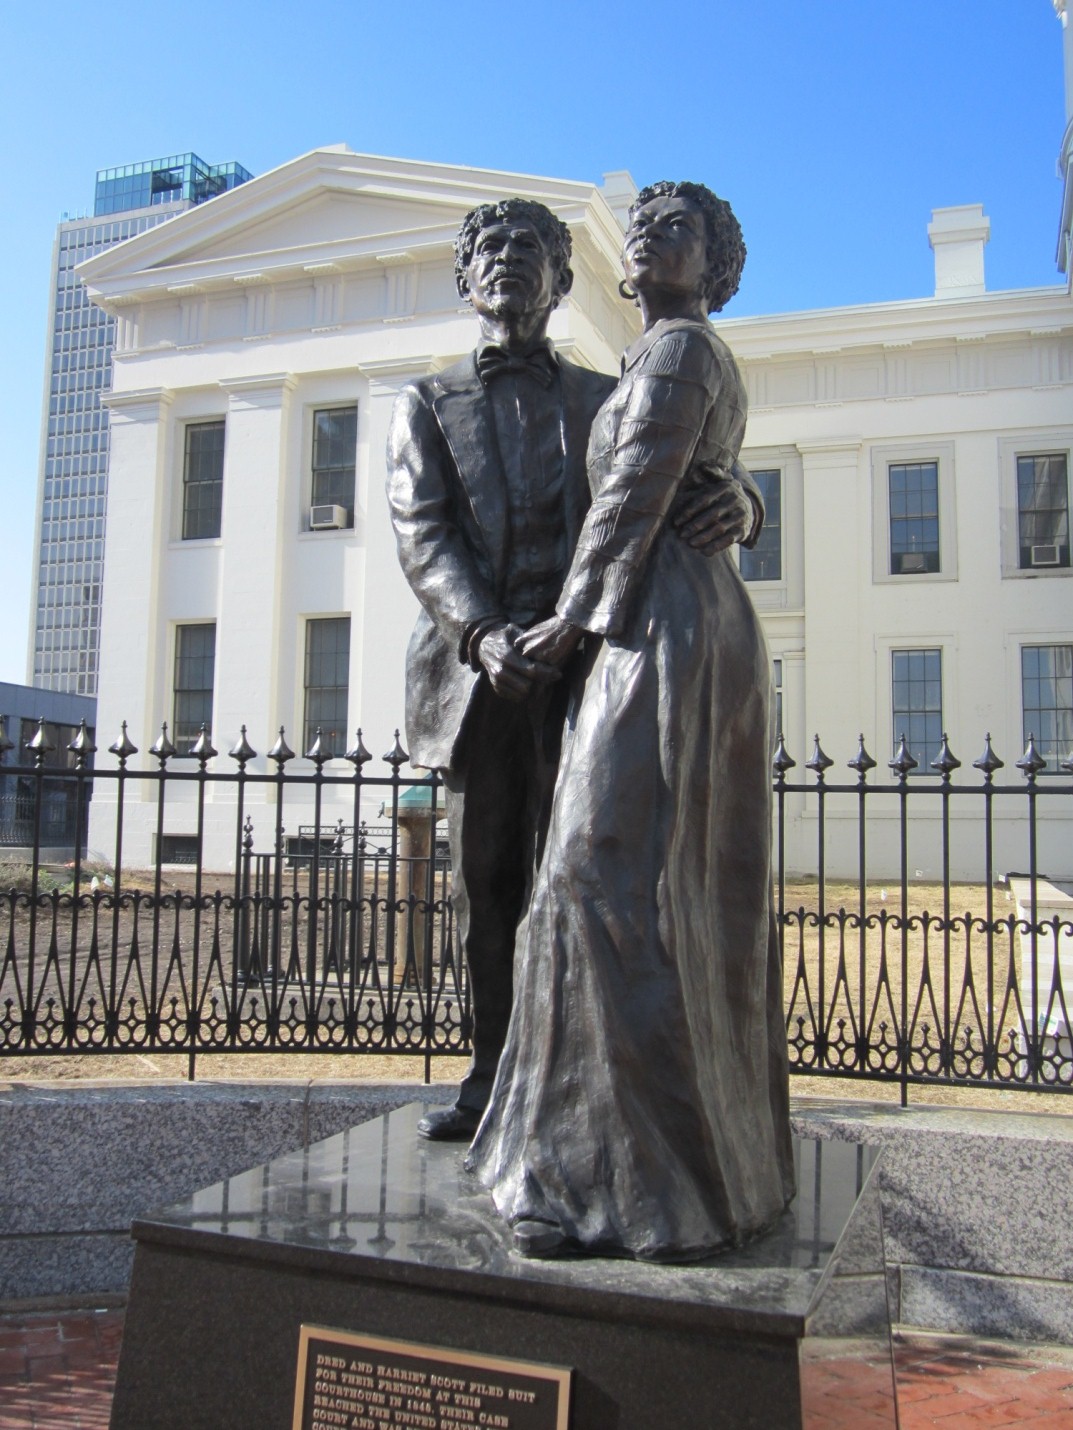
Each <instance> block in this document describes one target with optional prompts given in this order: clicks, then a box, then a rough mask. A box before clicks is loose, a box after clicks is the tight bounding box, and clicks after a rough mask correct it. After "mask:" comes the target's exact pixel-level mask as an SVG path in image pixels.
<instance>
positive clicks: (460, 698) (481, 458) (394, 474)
mask: <svg viewBox="0 0 1073 1430" xmlns="http://www.w3.org/2000/svg"><path fill="white" fill-rule="evenodd" d="M559 380H560V384H561V392H562V446H563V486H562V490H563V523H564V526H565V529H566V537H567V544H566V550H567V552H568V553H570V552H572V551H573V549H574V544H575V542H576V541H577V536H578V532H579V531H580V529H581V523H582V521H583V520H584V518H585V513H586V511H587V510H588V507H589V487H588V479H587V477H586V474H585V449H586V447H587V445H588V440H589V428H590V427H591V426H592V420H593V418H594V417H595V415H596V413H597V411H598V409H599V407H600V406H601V404H602V403H603V401H604V398H605V397H607V395H608V393H609V392H610V391H611V390H612V389H613V388H614V386H615V379H614V378H613V377H608V376H607V375H606V374H604V373H598V372H591V371H589V369H587V368H581V367H578V366H576V364H574V363H570V362H566V361H564V360H563V359H561V358H560V359H559ZM388 502H389V505H390V508H391V521H392V525H393V526H394V528H395V537H396V540H397V542H398V548H399V561H400V563H401V565H402V569H403V573H404V574H405V576H406V579H407V581H409V583H410V585H411V587H412V588H413V591H414V594H415V595H416V596H417V598H418V600H419V601H420V602H421V607H422V610H421V614H420V616H419V617H418V620H417V625H416V626H415V628H414V633H413V636H412V637H411V640H410V646H409V649H408V651H407V654H406V735H407V740H408V742H409V751H410V759H411V762H412V763H413V764H415V765H419V766H422V767H424V768H427V769H450V768H451V767H452V763H453V759H454V756H455V753H456V750H457V747H458V739H459V735H460V734H461V731H462V725H463V721H464V719H465V715H466V711H467V709H468V708H469V705H470V701H471V700H472V698H473V694H474V691H475V689H476V685H477V681H478V678H479V677H478V673H477V672H476V671H474V670H473V669H472V668H471V666H470V664H469V660H468V657H467V652H466V650H465V649H464V644H465V638H466V635H467V632H468V631H469V630H470V629H471V628H472V627H473V625H474V624H475V623H476V622H477V621H480V620H482V619H484V618H486V617H489V616H503V617H504V618H505V617H506V612H505V611H504V608H503V591H504V587H505V582H506V575H507V562H508V560H509V556H510V519H509V513H508V511H507V484H506V477H505V475H504V473H503V469H502V466H501V463H500V460H499V449H498V443H497V440H496V431H495V419H494V416H493V413H492V405H491V402H490V401H489V399H488V394H487V392H486V390H485V388H484V386H483V384H482V382H481V380H480V378H479V377H478V375H477V365H476V361H475V356H474V354H472V353H471V354H470V355H469V356H468V357H465V358H463V359H462V361H461V362H457V363H455V364H454V365H453V366H452V367H449V368H446V369H445V370H444V371H443V372H441V373H437V374H435V375H434V376H432V377H424V378H419V379H418V380H417V381H416V382H414V383H411V384H409V385H408V386H406V387H405V388H403V390H402V392H401V393H400V394H399V396H398V398H397V399H396V402H395V408H394V411H393V413H392V417H391V431H390V434H389V437H388ZM565 574H566V573H565V571H564V572H563V575H564V576H565Z"/></svg>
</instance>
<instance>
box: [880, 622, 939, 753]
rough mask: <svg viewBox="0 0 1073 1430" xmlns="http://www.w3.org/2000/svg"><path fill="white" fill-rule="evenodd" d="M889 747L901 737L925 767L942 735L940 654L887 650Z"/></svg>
mask: <svg viewBox="0 0 1073 1430" xmlns="http://www.w3.org/2000/svg"><path fill="white" fill-rule="evenodd" d="M891 715H892V727H893V749H894V751H895V753H897V750H898V744H899V742H900V740H901V738H902V736H903V735H904V736H905V742H906V744H907V745H908V746H909V753H910V754H911V755H912V756H913V758H914V759H915V760H916V761H917V764H918V765H919V767H920V769H921V770H927V768H928V766H929V765H930V763H931V761H932V760H934V759H935V757H936V755H937V754H938V753H939V747H940V745H941V744H942V738H943V653H942V651H941V650H895V651H891Z"/></svg>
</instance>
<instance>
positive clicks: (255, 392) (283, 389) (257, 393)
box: [218, 372, 298, 410]
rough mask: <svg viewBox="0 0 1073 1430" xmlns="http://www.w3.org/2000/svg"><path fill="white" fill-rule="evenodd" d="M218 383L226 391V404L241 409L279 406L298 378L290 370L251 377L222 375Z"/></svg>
mask: <svg viewBox="0 0 1073 1430" xmlns="http://www.w3.org/2000/svg"><path fill="white" fill-rule="evenodd" d="M218 385H219V386H220V387H221V388H222V390H223V391H224V392H226V393H227V398H228V405H229V406H230V407H232V408H234V409H236V410H241V409H249V408H273V407H281V406H282V405H283V403H284V401H285V399H286V397H287V394H288V393H290V392H293V391H294V389H295V388H296V387H297V386H298V380H297V378H296V377H295V376H294V374H293V373H290V372H266V373H258V374H256V375H254V376H252V377H222V378H220V379H218Z"/></svg>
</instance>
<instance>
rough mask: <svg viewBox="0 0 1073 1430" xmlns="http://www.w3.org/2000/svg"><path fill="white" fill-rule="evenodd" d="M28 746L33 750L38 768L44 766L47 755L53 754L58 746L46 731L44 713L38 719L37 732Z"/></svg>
mask: <svg viewBox="0 0 1073 1430" xmlns="http://www.w3.org/2000/svg"><path fill="white" fill-rule="evenodd" d="M26 748H27V749H28V750H32V751H33V755H34V764H35V765H36V766H37V768H38V769H40V768H41V767H42V765H43V764H44V763H45V760H46V759H47V757H48V756H49V755H51V754H52V752H53V750H54V749H55V748H56V746H55V745H54V744H53V743H52V741H51V740H50V739H49V738H48V735H47V734H46V733H45V717H44V716H43V715H41V716H40V717H39V718H38V721H37V734H36V735H35V736H34V737H33V739H32V740H31V741H30V743H29V744H28V745H27V746H26Z"/></svg>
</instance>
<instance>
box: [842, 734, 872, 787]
mask: <svg viewBox="0 0 1073 1430" xmlns="http://www.w3.org/2000/svg"><path fill="white" fill-rule="evenodd" d="M846 764H847V765H848V766H849V768H850V769H851V770H856V771H857V775H858V777H859V779H860V780H861V783H862V784H863V783H864V777H865V775H866V774H867V773H868V771H869V770H874V769H875V767H876V762H875V760H873V759H872V756H871V755H870V754H869V753H868V751H867V750H866V749H865V748H864V731H863V730H862V731H861V733H860V737H859V738H858V740H857V753H856V754H855V755H854V756H853V759H852V760H847V761H846Z"/></svg>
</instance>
